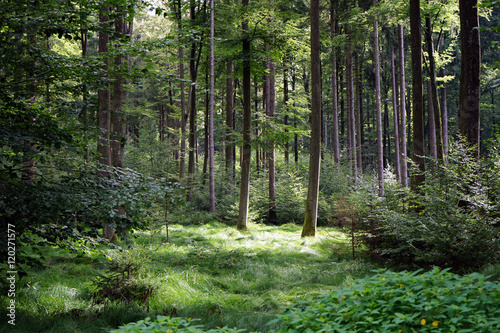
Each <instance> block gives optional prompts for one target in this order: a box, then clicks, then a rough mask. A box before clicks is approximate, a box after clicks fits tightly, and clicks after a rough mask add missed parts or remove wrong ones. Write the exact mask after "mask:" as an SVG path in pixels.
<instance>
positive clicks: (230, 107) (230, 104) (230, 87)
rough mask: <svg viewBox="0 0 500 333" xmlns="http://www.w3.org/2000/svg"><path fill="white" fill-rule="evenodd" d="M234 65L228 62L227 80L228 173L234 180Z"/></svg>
mask: <svg viewBox="0 0 500 333" xmlns="http://www.w3.org/2000/svg"><path fill="white" fill-rule="evenodd" d="M233 71H234V65H233V62H232V61H231V60H228V62H227V78H226V173H227V174H228V176H229V178H233V174H232V173H233V166H234V155H233V148H234V142H233V138H232V133H233V122H234V118H233V112H234V99H233V94H234V79H233Z"/></svg>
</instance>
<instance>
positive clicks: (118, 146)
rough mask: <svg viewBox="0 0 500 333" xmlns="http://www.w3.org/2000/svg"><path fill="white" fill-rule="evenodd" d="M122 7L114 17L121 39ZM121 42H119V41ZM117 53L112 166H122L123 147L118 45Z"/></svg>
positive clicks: (120, 61)
mask: <svg viewBox="0 0 500 333" xmlns="http://www.w3.org/2000/svg"><path fill="white" fill-rule="evenodd" d="M122 10H123V8H121V7H118V9H117V15H116V18H115V38H116V39H117V40H121V39H123V38H124V29H125V15H124V13H123V12H122ZM119 43H121V42H119ZM117 49H118V52H117V53H118V54H117V56H116V57H115V59H114V60H115V61H114V66H115V70H116V71H117V74H115V81H114V83H113V131H112V140H111V152H112V156H113V157H112V164H113V166H114V167H117V168H121V167H123V147H124V144H125V138H124V136H123V125H122V120H123V110H122V102H123V75H122V74H121V71H122V66H123V56H122V55H121V52H120V51H119V49H120V45H118V46H117Z"/></svg>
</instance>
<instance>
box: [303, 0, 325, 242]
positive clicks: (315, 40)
mask: <svg viewBox="0 0 500 333" xmlns="http://www.w3.org/2000/svg"><path fill="white" fill-rule="evenodd" d="M311 85H312V87H311V90H312V96H311V148H310V155H309V185H308V190H307V201H306V214H305V219H304V227H303V228H302V237H305V236H315V234H316V225H317V219H318V196H319V177H320V166H321V59H320V37H319V0H311Z"/></svg>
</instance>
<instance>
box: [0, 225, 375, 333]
mask: <svg viewBox="0 0 500 333" xmlns="http://www.w3.org/2000/svg"><path fill="white" fill-rule="evenodd" d="M136 236H137V238H136V241H135V245H134V247H133V248H130V249H129V250H128V251H126V252H119V251H117V250H110V249H105V250H103V251H102V252H101V253H98V254H94V255H92V256H90V257H86V258H84V257H78V256H76V255H74V254H71V253H68V252H65V251H63V250H58V249H50V250H46V259H45V264H44V266H43V267H40V268H37V269H32V270H31V271H30V276H29V278H27V279H26V278H25V279H23V280H22V285H19V286H18V293H17V300H18V301H19V304H18V307H17V311H16V314H17V318H16V330H15V331H16V332H65V333H66V332H106V331H107V330H109V329H112V328H116V327H117V326H119V325H121V324H125V323H127V322H130V321H135V320H139V319H142V318H144V317H146V316H150V317H154V316H155V315H157V314H164V315H172V316H185V317H193V318H199V319H201V321H202V323H203V324H204V325H205V326H206V327H207V328H213V327H217V326H221V325H225V326H230V327H238V328H242V329H247V330H248V331H261V332H264V331H267V330H268V329H270V328H272V327H270V326H266V323H267V322H268V321H269V320H271V319H273V318H274V316H275V314H276V313H279V312H281V311H282V310H281V308H282V307H283V306H287V305H290V304H292V303H293V302H295V301H297V300H299V299H307V298H310V297H317V296H319V295H321V294H323V293H325V292H327V291H331V290H333V289H336V288H339V287H342V286H345V285H349V284H351V283H352V282H353V280H354V279H356V278H359V277H363V276H365V275H366V274H371V271H372V270H373V269H376V268H378V267H377V266H376V265H375V264H373V263H371V262H370V261H369V260H365V259H360V260H355V261H354V260H352V259H350V256H349V255H345V254H338V253H337V254H334V253H332V250H331V249H332V244H334V243H335V242H338V241H339V239H340V240H342V239H345V238H343V236H342V234H341V233H340V232H338V231H336V230H334V229H320V230H319V236H318V237H316V238H315V239H302V238H301V237H300V226H297V225H294V224H287V225H283V226H279V227H273V226H264V225H260V224H253V225H251V226H250V231H249V232H239V231H236V230H235V229H234V228H232V227H228V226H226V225H224V224H220V223H217V222H212V223H209V224H206V225H197V226H185V225H170V226H169V237H168V242H167V236H166V233H165V229H163V230H162V232H155V233H146V232H144V233H137V234H136ZM333 236H334V237H333ZM333 238H335V240H333ZM345 240H346V241H347V239H345ZM120 258H121V259H122V260H123V259H124V258H125V259H126V260H128V261H131V262H134V263H141V266H142V267H141V269H140V271H139V273H138V275H137V279H136V281H135V282H136V283H142V284H147V285H152V286H153V287H154V292H153V293H152V295H151V297H149V298H148V300H147V302H146V303H141V302H134V303H127V302H115V303H108V304H102V303H101V304H94V302H93V301H92V298H91V295H92V294H93V292H94V291H95V290H94V286H93V284H92V279H93V278H95V277H96V276H97V275H98V274H103V273H104V272H105V268H106V262H110V261H112V260H118V259H120ZM5 304H6V303H5ZM4 308H5V306H4V304H3V303H2V309H4ZM2 311H4V310H2ZM2 315H3V314H2ZM1 325H4V323H3V322H2V324H1ZM9 328H11V327H9V326H0V331H2V332H3V331H6V330H7V329H9Z"/></svg>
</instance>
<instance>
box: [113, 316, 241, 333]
mask: <svg viewBox="0 0 500 333" xmlns="http://www.w3.org/2000/svg"><path fill="white" fill-rule="evenodd" d="M197 322H198V320H196V319H191V318H170V317H166V316H158V317H156V319H155V320H154V321H151V319H150V318H146V319H144V320H140V321H138V322H136V323H129V324H127V325H124V326H120V327H119V328H118V329H116V330H112V331H110V333H132V332H140V333H142V332H163V333H173V332H177V333H187V332H189V333H201V332H207V333H216V332H225V333H238V332H244V331H245V330H238V329H235V328H227V327H222V328H214V329H210V330H206V329H204V326H203V325H198V324H197Z"/></svg>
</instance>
